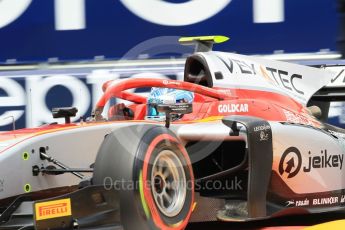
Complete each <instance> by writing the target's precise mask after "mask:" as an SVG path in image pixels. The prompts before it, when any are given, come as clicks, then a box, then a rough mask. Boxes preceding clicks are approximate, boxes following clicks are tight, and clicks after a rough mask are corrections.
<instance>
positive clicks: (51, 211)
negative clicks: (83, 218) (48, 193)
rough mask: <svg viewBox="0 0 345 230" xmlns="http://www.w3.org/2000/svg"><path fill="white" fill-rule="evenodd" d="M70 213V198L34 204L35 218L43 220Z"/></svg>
mask: <svg viewBox="0 0 345 230" xmlns="http://www.w3.org/2000/svg"><path fill="white" fill-rule="evenodd" d="M70 215H72V210H71V200H70V199H61V200H54V201H48V202H41V203H36V204H35V216H36V220H45V219H52V218H58V217H63V216H70Z"/></svg>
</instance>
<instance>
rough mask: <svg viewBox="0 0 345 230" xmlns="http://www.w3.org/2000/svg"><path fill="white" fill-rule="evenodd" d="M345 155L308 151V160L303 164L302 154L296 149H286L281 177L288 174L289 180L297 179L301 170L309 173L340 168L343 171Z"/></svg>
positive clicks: (282, 158) (280, 170)
mask: <svg viewBox="0 0 345 230" xmlns="http://www.w3.org/2000/svg"><path fill="white" fill-rule="evenodd" d="M343 162H344V154H330V153H329V152H328V151H327V149H324V150H321V151H320V153H319V154H315V153H313V152H311V151H308V158H307V160H306V161H305V160H304V162H303V158H302V155H301V152H300V151H299V150H298V149H297V148H296V147H289V148H288V149H286V150H285V151H284V153H283V155H282V157H281V159H280V162H279V173H280V175H284V174H287V175H288V176H287V178H293V177H295V176H296V175H297V174H298V173H299V172H300V170H301V169H302V170H303V172H305V173H309V172H311V171H312V170H314V169H326V168H338V169H339V170H342V168H343ZM302 166H303V167H302Z"/></svg>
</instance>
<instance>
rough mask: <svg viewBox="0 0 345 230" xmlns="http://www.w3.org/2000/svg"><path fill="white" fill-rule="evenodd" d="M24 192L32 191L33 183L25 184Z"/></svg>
mask: <svg viewBox="0 0 345 230" xmlns="http://www.w3.org/2000/svg"><path fill="white" fill-rule="evenodd" d="M24 192H26V193H29V192H31V185H30V184H25V185H24Z"/></svg>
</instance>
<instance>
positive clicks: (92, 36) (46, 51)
mask: <svg viewBox="0 0 345 230" xmlns="http://www.w3.org/2000/svg"><path fill="white" fill-rule="evenodd" d="M57 1H58V0H57ZM168 2H173V3H176V4H178V3H182V2H187V1H183V0H170V1H168ZM210 3H212V1H210ZM284 4H285V20H284V21H283V22H281V23H263V24H258V23H254V22H253V9H252V8H253V2H252V0H232V1H231V3H230V4H228V5H227V6H226V7H225V8H224V9H223V10H222V11H220V12H219V13H218V14H216V15H215V16H213V17H211V18H209V19H207V20H205V21H202V22H199V23H196V24H192V25H187V26H163V25H158V24H154V23H151V22H149V21H146V20H143V19H142V18H140V17H138V16H136V15H135V14H133V13H132V12H131V11H130V10H129V9H128V8H126V7H125V6H124V4H123V3H121V2H120V1H119V0H101V1H97V0H85V13H86V28H85V29H82V30H72V31H58V30H56V29H55V20H54V1H53V0H32V2H31V4H30V5H29V7H28V8H27V9H26V11H25V12H24V13H23V14H22V15H21V16H20V17H18V18H17V19H16V20H15V21H14V22H12V23H10V24H9V25H7V26H5V27H3V28H0V50H1V52H0V62H3V61H5V60H6V59H11V58H15V59H17V60H19V61H33V60H46V59H47V58H49V57H59V59H62V60H63V59H64V60H66V59H68V60H76V59H91V58H93V57H94V56H96V55H105V56H106V57H109V58H120V57H122V56H123V55H124V54H125V53H126V52H127V51H128V50H130V49H131V48H132V47H134V46H136V45H137V44H138V43H140V42H143V41H145V40H147V39H151V38H154V37H157V36H180V35H181V36H190V35H206V34H222V35H229V36H230V37H231V38H232V40H231V42H228V43H226V44H224V45H221V46H220V47H219V49H221V50H224V51H236V52H239V53H271V52H272V51H274V50H285V52H304V51H310V52H313V51H319V50H320V49H324V48H330V49H332V50H335V49H336V36H337V28H338V23H337V21H338V20H337V14H336V0H302V1H301V0H285V3H284ZM0 8H1V4H0ZM152 10H153V11H154V10H155V9H152ZM195 10H198V9H195ZM192 13H193V12H191V14H192ZM177 17H178V15H177Z"/></svg>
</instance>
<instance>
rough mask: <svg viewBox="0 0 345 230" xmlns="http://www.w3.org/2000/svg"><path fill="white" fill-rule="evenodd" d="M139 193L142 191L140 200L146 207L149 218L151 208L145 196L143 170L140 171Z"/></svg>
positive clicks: (148, 217)
mask: <svg viewBox="0 0 345 230" xmlns="http://www.w3.org/2000/svg"><path fill="white" fill-rule="evenodd" d="M139 193H140V200H141V204H142V206H143V208H144V212H145V215H146V217H147V219H150V210H149V207H148V206H147V203H146V200H145V196H144V183H143V171H140V175H139Z"/></svg>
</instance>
